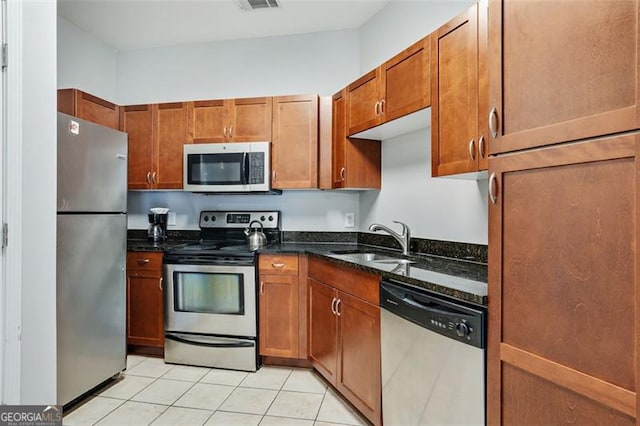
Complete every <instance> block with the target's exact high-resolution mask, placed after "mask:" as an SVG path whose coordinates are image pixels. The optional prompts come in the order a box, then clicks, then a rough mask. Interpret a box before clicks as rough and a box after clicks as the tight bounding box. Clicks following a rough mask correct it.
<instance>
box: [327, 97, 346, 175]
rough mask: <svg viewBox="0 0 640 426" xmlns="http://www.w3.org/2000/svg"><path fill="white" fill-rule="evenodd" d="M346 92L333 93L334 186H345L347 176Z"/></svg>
mask: <svg viewBox="0 0 640 426" xmlns="http://www.w3.org/2000/svg"><path fill="white" fill-rule="evenodd" d="M345 98H346V93H345V91H344V90H342V91H341V92H338V93H336V94H335V95H333V113H332V114H333V128H332V134H333V136H332V140H331V180H332V182H333V184H332V187H333V188H344V186H345V178H346V166H347V165H346V163H345V161H346V158H345V151H346V143H347V127H346V122H345V118H346V112H347V111H346V106H347V105H346V99H345Z"/></svg>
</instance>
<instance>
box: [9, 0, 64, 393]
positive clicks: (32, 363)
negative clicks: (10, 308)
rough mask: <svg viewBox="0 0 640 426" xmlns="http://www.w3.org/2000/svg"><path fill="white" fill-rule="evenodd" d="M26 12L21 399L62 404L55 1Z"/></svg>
mask: <svg viewBox="0 0 640 426" xmlns="http://www.w3.org/2000/svg"><path fill="white" fill-rule="evenodd" d="M23 13H24V15H23V19H22V25H23V31H22V34H23V46H22V140H21V141H19V142H16V141H11V140H10V141H9V143H21V146H22V157H23V161H22V191H21V193H22V195H21V202H22V206H21V209H22V229H21V230H20V231H17V230H16V231H17V232H13V233H10V238H11V239H16V240H17V239H21V243H22V244H21V246H22V302H21V303H22V327H21V349H20V350H21V366H20V373H21V389H20V395H21V396H20V403H21V404H52V403H55V402H56V158H57V156H56V37H55V35H56V3H55V0H38V1H35V0H34V1H25V2H23ZM13 57H14V58H15V57H16V56H13ZM9 66H11V65H9ZM11 107H12V105H11V104H10V105H9V108H11ZM14 201H17V200H9V202H14ZM10 226H11V224H10ZM9 244H11V240H10V242H9ZM18 246H20V244H18ZM9 284H10V285H13V284H15V283H9Z"/></svg>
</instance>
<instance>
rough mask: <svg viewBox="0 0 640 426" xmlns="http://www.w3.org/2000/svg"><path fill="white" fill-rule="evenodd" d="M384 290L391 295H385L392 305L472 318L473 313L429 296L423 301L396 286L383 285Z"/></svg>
mask: <svg viewBox="0 0 640 426" xmlns="http://www.w3.org/2000/svg"><path fill="white" fill-rule="evenodd" d="M383 290H384V292H385V293H387V295H388V296H391V298H389V297H385V299H386V301H387V302H388V303H391V304H392V305H396V306H398V305H402V304H404V305H406V306H410V307H412V308H415V309H419V310H421V311H424V312H429V313H434V314H440V315H447V316H451V315H455V316H458V317H468V318H471V317H472V315H469V313H468V312H464V311H463V310H458V309H455V308H454V307H450V306H447V305H444V304H441V303H438V301H437V300H434V299H432V298H430V297H428V296H427V297H428V300H425V301H421V300H420V299H418V298H416V297H414V296H413V294H411V293H408V292H406V291H402V290H398V289H396V288H389V287H387V286H383Z"/></svg>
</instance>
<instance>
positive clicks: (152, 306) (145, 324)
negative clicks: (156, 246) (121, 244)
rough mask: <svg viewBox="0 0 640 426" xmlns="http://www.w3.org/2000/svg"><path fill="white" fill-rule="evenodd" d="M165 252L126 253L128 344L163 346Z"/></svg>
mask: <svg viewBox="0 0 640 426" xmlns="http://www.w3.org/2000/svg"><path fill="white" fill-rule="evenodd" d="M162 297H163V289H162V253H159V252H157V253H156V252H128V253H127V344H129V345H139V346H148V347H156V348H163V347H164V315H163V313H164V307H163V299H162Z"/></svg>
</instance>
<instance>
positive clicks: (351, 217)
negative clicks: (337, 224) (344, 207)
mask: <svg viewBox="0 0 640 426" xmlns="http://www.w3.org/2000/svg"><path fill="white" fill-rule="evenodd" d="M355 226H356V214H355V213H352V212H349V213H345V214H344V227H345V228H353V227H355Z"/></svg>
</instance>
